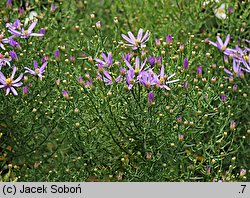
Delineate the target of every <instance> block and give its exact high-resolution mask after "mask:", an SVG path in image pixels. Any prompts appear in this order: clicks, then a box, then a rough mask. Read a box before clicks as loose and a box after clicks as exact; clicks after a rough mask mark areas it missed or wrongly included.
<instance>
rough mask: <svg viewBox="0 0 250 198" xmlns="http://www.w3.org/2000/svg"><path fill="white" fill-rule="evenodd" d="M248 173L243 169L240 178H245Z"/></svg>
mask: <svg viewBox="0 0 250 198" xmlns="http://www.w3.org/2000/svg"><path fill="white" fill-rule="evenodd" d="M246 173H247V171H246V169H241V170H240V177H243V176H244V175H246Z"/></svg>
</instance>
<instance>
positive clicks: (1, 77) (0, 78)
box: [0, 72, 6, 82]
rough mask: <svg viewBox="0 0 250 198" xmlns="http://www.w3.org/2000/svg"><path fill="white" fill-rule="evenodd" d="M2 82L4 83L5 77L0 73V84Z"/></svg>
mask: <svg viewBox="0 0 250 198" xmlns="http://www.w3.org/2000/svg"><path fill="white" fill-rule="evenodd" d="M1 80H3V81H4V82H5V81H6V77H5V76H4V75H3V73H2V72H0V82H1Z"/></svg>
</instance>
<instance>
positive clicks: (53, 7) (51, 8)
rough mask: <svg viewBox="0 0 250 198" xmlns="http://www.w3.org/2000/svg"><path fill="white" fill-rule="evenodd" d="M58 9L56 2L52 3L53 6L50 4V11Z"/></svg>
mask: <svg viewBox="0 0 250 198" xmlns="http://www.w3.org/2000/svg"><path fill="white" fill-rule="evenodd" d="M55 10H56V6H55V4H53V3H52V4H51V6H50V12H54V11H55Z"/></svg>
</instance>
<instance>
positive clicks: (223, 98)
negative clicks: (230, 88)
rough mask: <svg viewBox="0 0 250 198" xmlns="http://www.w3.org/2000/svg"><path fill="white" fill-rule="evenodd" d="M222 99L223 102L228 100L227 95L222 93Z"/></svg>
mask: <svg viewBox="0 0 250 198" xmlns="http://www.w3.org/2000/svg"><path fill="white" fill-rule="evenodd" d="M220 99H221V101H222V102H226V100H227V96H226V95H225V94H221V95H220Z"/></svg>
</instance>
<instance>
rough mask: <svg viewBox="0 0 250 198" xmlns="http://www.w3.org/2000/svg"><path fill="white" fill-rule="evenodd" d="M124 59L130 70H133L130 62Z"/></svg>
mask: <svg viewBox="0 0 250 198" xmlns="http://www.w3.org/2000/svg"><path fill="white" fill-rule="evenodd" d="M124 61H125V63H126V65H127V66H128V68H129V69H130V70H134V68H133V67H132V66H131V64H130V63H129V62H128V61H127V60H126V59H124Z"/></svg>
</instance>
